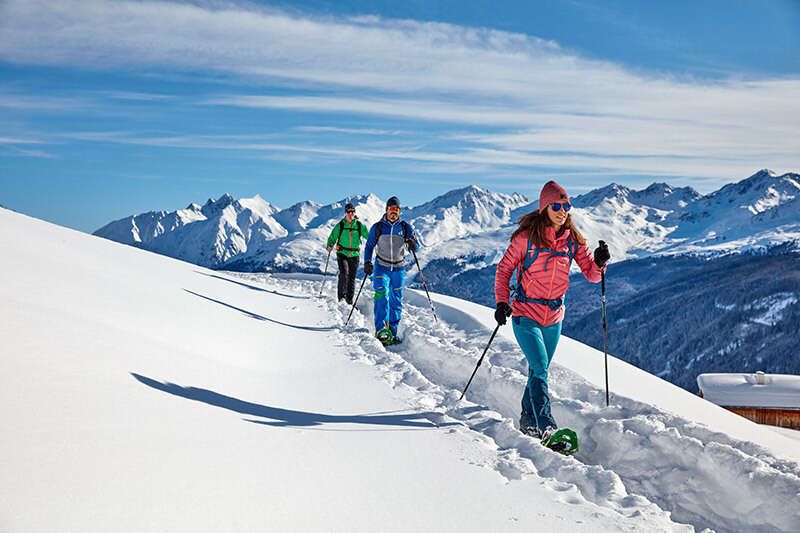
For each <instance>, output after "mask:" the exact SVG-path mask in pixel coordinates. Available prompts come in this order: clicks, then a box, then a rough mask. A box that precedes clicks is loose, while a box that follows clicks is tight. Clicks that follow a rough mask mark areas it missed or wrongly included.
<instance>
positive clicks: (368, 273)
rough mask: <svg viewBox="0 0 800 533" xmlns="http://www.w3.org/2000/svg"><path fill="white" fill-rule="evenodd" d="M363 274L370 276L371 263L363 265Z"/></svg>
mask: <svg viewBox="0 0 800 533" xmlns="http://www.w3.org/2000/svg"><path fill="white" fill-rule="evenodd" d="M364 274H366V275H367V276H371V275H372V263H370V262H369V261H367V262H366V263H364Z"/></svg>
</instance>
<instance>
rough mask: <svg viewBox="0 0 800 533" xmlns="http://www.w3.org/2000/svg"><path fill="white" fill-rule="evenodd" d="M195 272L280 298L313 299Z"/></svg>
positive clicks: (197, 271)
mask: <svg viewBox="0 0 800 533" xmlns="http://www.w3.org/2000/svg"><path fill="white" fill-rule="evenodd" d="M195 272H196V273H198V274H202V275H203V276H208V277H209V278H214V279H221V280H222V281H227V282H228V283H234V284H236V285H240V286H242V287H246V288H248V289H250V290H254V291H260V292H266V293H268V294H276V295H278V296H283V297H284V298H295V299H297V300H310V299H311V296H299V295H296V294H285V293H282V292H278V291H275V290H270V289H264V288H263V287H256V286H255V285H250V284H249V283H244V282H242V281H236V280H233V279H228V278H224V277H222V276H218V275H216V274H206V273H205V272H200V271H199V270H195Z"/></svg>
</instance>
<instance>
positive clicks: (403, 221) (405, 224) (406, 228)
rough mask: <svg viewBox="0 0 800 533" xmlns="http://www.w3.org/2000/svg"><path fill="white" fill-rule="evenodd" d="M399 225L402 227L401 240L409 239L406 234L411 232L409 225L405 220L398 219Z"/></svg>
mask: <svg viewBox="0 0 800 533" xmlns="http://www.w3.org/2000/svg"><path fill="white" fill-rule="evenodd" d="M400 225H401V226H402V228H403V240H404V241H407V240H408V239H409V236H408V234H409V233H410V232H411V229H409V228H410V226H409V225H408V223H407V222H406V221H405V220H401V221H400Z"/></svg>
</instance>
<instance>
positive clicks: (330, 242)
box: [328, 223, 339, 247]
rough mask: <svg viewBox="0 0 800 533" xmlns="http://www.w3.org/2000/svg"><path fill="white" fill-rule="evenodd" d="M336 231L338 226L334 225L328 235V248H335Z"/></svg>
mask: <svg viewBox="0 0 800 533" xmlns="http://www.w3.org/2000/svg"><path fill="white" fill-rule="evenodd" d="M338 229H339V224H338V223H336V225H335V226H333V229H332V230H331V234H330V235H328V246H331V247H333V246H336V244H337V243H336V241H337V240H338V239H337V235H336V233H337V231H338Z"/></svg>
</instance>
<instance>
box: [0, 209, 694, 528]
mask: <svg viewBox="0 0 800 533" xmlns="http://www.w3.org/2000/svg"><path fill="white" fill-rule="evenodd" d="M19 235H25V236H26V238H25V239H18V236H19ZM0 246H2V248H3V249H5V250H8V249H11V248H13V249H14V251H15V253H14V254H10V255H7V256H4V258H3V261H2V262H0V275H2V278H3V280H4V283H3V284H2V285H1V286H0V338H2V351H1V352H0V376H2V385H0V414H1V415H2V419H3V438H2V439H0V502H2V505H0V531H3V532H4V533H6V532H11V533H14V532H52V531H74V532H81V533H84V532H92V531H98V532H108V531H136V532H142V531H421V530H437V531H530V530H531V528H532V527H536V526H537V524H541V523H546V524H548V525H552V526H559V527H561V528H562V529H564V530H570V531H587V532H588V531H619V530H623V531H641V530H652V531H675V530H678V531H680V530H684V529H686V528H685V527H683V526H680V525H678V524H676V523H675V522H673V521H672V520H670V518H669V515H668V513H667V512H665V511H664V510H662V509H660V508H659V507H658V506H656V505H655V504H653V503H652V502H649V501H648V500H647V499H645V498H643V497H640V496H634V495H631V494H628V493H627V492H626V489H625V488H624V487H622V486H621V485H620V484H619V482H618V481H617V480H616V478H615V477H614V475H613V474H612V473H609V472H604V471H602V469H601V468H600V467H591V468H589V467H586V468H587V471H589V472H590V473H592V472H593V473H592V474H591V475H592V477H593V481H592V482H591V483H592V485H593V486H594V485H597V490H595V489H593V490H592V491H590V492H587V491H586V490H585V487H584V486H583V485H584V484H585V482H584V481H583V480H579V481H581V484H576V483H575V482H573V481H572V480H571V475H567V476H559V475H558V470H559V468H556V469H553V468H549V469H546V470H545V471H543V472H542V473H541V474H539V473H537V468H536V467H534V466H533V464H532V463H531V461H530V460H528V459H526V458H523V457H521V456H520V454H519V453H518V452H515V451H513V450H511V449H505V448H503V449H501V447H500V446H499V445H498V444H497V443H496V441H495V440H494V439H493V438H491V437H490V436H488V435H487V434H486V433H485V432H482V431H480V430H478V431H476V430H474V429H473V428H471V427H470V424H469V423H468V421H467V419H466V416H467V415H466V414H464V416H463V417H461V415H459V417H460V418H459V417H455V416H451V415H449V414H447V412H446V409H445V408H444V407H443V406H442V405H439V404H437V403H436V402H433V401H429V400H426V395H427V393H426V392H425V391H430V395H431V397H435V395H436V394H438V393H437V392H436V391H437V390H439V385H437V384H435V383H434V382H432V381H430V380H427V379H426V378H425V377H424V376H423V375H422V374H421V373H420V372H419V371H417V370H415V369H414V368H413V367H412V366H411V365H409V364H407V363H404V362H402V361H401V360H399V359H398V360H397V361H396V363H395V362H392V363H388V361H390V360H391V361H395V359H394V357H395V356H394V355H392V354H390V353H388V352H386V351H385V350H383V349H382V348H380V347H379V344H378V343H377V341H375V340H374V339H370V338H369V336H368V335H366V334H364V333H352V334H348V335H345V334H343V333H342V330H341V326H340V324H341V322H343V316H344V311H345V310H344V309H342V308H339V307H337V306H336V305H335V304H334V303H333V302H332V301H330V300H329V299H328V298H327V297H326V298H322V299H318V298H316V297H315V296H312V295H314V294H316V292H317V290H318V288H319V284H318V283H316V282H306V281H293V280H281V279H277V278H276V279H269V280H265V281H266V282H265V283H247V282H243V281H241V280H237V279H235V278H231V277H229V276H226V275H224V274H219V273H215V272H212V271H208V270H205V269H202V268H199V267H197V266H195V265H191V264H188V263H183V262H179V261H176V260H173V259H169V258H166V257H163V256H160V255H156V254H152V253H149V252H145V251H142V250H138V249H136V248H133V247H129V246H124V245H120V244H117V243H113V242H111V241H108V240H104V239H100V238H96V237H91V236H89V235H85V234H81V233H78V232H74V231H71V230H67V229H64V228H60V227H57V226H54V225H51V224H47V223H44V222H41V221H37V220H35V219H31V218H28V217H25V216H22V215H19V214H15V213H12V212H10V211H7V210H3V209H0ZM328 286H329V288H330V286H331V285H330V284H329V285H328ZM357 319H358V322H359V323H363V322H364V318H363V317H362V316H361V315H360V313H359V314H357ZM410 346H412V347H413V343H410ZM364 348H366V349H368V350H370V351H371V352H372V353H373V354H374V356H373V357H374V360H372V361H371V363H372V364H371V365H364V364H361V363H359V362H354V361H353V359H359V360H364V361H367V362H370V361H369V357H370V356H367V355H364V354H365V352H364V351H363V349H364ZM381 358H383V359H381ZM387 365H388V366H387ZM460 409H462V410H463V413H468V412H470V410H472V412H474V413H477V414H479V415H480V416H482V417H483V416H484V415H485V412H486V411H485V409H483V408H481V407H479V406H475V405H472V404H469V403H463V404H461V407H460ZM520 442H521V443H522V444H524V445H525V446H528V447H531V448H536V447H538V445H537V444H535V443H533V442H532V441H529V440H528V441H526V440H524V439H523V440H522V441H520ZM538 453H539V454H540V455H541V457H542V460H541V461H540V462H541V464H542V465H546V464H548V463H553V464H566V465H572V464H574V465H579V463H577V462H575V461H573V460H568V459H562V458H560V457H558V456H556V455H555V454H552V453H550V452H546V451H544V450H539V451H538ZM569 468H571V469H574V468H583V467H579V466H573V467H569ZM576 472H577V471H576Z"/></svg>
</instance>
